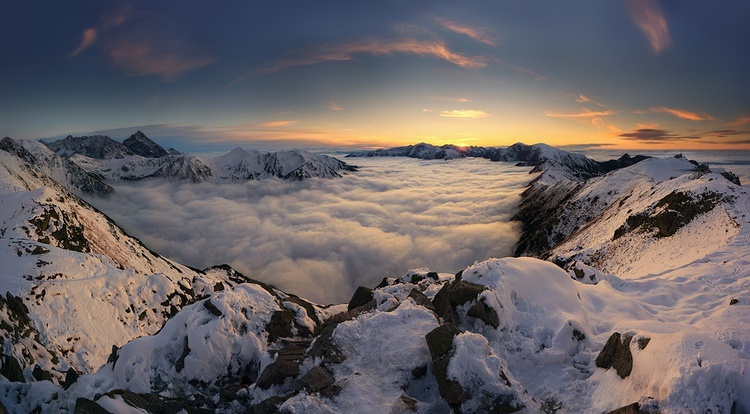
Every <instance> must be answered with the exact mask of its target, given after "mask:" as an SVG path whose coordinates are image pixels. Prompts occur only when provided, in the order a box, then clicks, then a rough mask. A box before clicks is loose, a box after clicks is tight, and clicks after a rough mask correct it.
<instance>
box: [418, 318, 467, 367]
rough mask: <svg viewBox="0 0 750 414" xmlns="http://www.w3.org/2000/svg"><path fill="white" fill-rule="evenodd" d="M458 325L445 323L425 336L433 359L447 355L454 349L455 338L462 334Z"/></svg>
mask: <svg viewBox="0 0 750 414" xmlns="http://www.w3.org/2000/svg"><path fill="white" fill-rule="evenodd" d="M460 333H461V331H459V330H458V328H457V327H456V325H454V324H452V323H444V324H442V325H440V326H438V327H437V328H435V329H433V330H432V331H430V332H428V333H427V335H425V339H426V340H427V347H428V348H429V349H430V356H431V357H432V359H437V358H440V357H442V356H445V355H447V354H448V353H449V352H450V350H451V349H452V348H453V338H454V337H455V336H456V335H458V334H460Z"/></svg>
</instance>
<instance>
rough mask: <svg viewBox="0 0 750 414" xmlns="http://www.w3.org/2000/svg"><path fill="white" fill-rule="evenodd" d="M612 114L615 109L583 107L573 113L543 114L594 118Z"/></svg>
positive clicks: (556, 116) (560, 116)
mask: <svg viewBox="0 0 750 414" xmlns="http://www.w3.org/2000/svg"><path fill="white" fill-rule="evenodd" d="M614 114H615V111H612V110H606V111H590V110H586V109H584V110H583V112H576V113H573V114H560V113H552V112H548V113H546V114H545V115H546V116H551V117H553V118H595V117H601V116H609V115H614Z"/></svg>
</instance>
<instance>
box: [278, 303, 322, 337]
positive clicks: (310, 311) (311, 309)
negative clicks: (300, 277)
mask: <svg viewBox="0 0 750 414" xmlns="http://www.w3.org/2000/svg"><path fill="white" fill-rule="evenodd" d="M284 302H292V303H294V304H296V305H299V306H301V307H302V308H303V309H304V310H305V313H307V317H308V318H310V319H312V320H313V322H315V330H314V332H311V333H310V334H311V335H315V334H317V333H318V332H320V326H321V321H320V319H318V314H317V312H316V311H315V306H313V304H312V303H310V302H308V301H306V300H304V299H302V298H300V297H299V296H297V295H293V294H289V296H287V297H286V298H285V299H284ZM298 328H302V327H299V326H298ZM298 331H299V329H298ZM297 334H298V335H301V333H300V332H298V333H297Z"/></svg>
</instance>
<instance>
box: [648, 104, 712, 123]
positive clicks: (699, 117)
mask: <svg viewBox="0 0 750 414" xmlns="http://www.w3.org/2000/svg"><path fill="white" fill-rule="evenodd" d="M651 111H653V112H661V113H665V114H670V115H673V116H676V117H677V118H682V119H687V120H689V121H714V120H715V119H716V118H714V117H712V116H711V115H707V114H697V113H695V112H689V111H684V110H682V109H672V108H667V107H666V106H660V107H656V108H651Z"/></svg>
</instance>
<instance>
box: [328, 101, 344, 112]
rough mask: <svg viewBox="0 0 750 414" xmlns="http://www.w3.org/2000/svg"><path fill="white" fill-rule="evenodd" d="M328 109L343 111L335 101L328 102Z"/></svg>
mask: <svg viewBox="0 0 750 414" xmlns="http://www.w3.org/2000/svg"><path fill="white" fill-rule="evenodd" d="M328 109H330V110H331V111H343V110H344V108H342V107H340V106H339V105H338V104H337V103H336V102H329V103H328Z"/></svg>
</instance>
